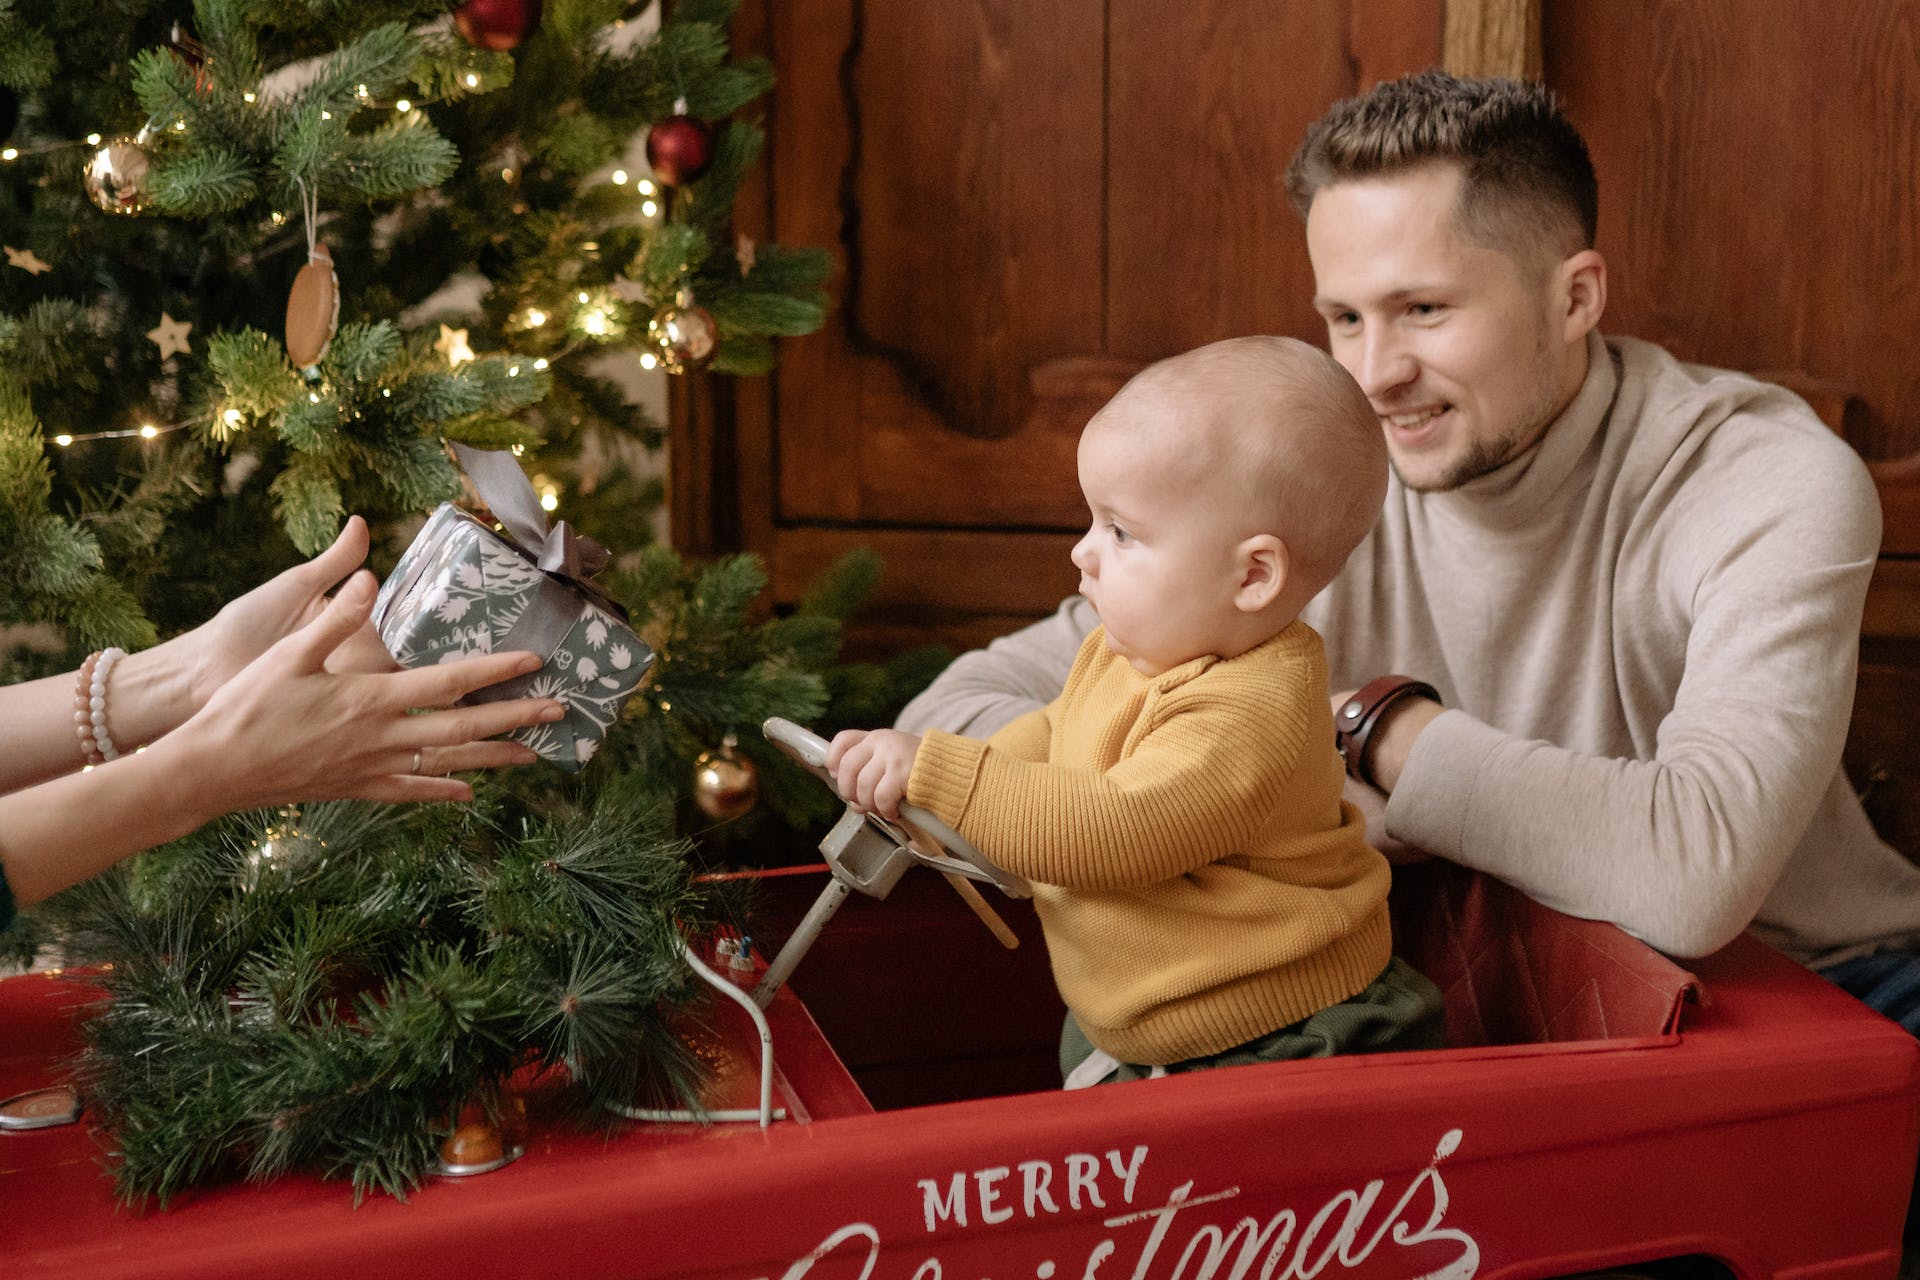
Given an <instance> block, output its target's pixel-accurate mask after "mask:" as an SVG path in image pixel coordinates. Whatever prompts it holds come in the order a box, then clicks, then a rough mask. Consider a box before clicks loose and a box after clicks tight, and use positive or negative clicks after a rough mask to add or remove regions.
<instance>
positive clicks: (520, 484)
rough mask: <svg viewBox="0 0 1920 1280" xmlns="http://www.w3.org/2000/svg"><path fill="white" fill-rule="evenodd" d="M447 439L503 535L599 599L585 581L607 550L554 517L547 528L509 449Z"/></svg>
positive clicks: (604, 559)
mask: <svg viewBox="0 0 1920 1280" xmlns="http://www.w3.org/2000/svg"><path fill="white" fill-rule="evenodd" d="M448 443H450V444H453V456H454V457H455V458H457V459H459V462H460V467H461V469H462V470H464V471H465V472H466V473H467V475H468V477H469V478H470V479H471V480H472V481H473V487H474V489H475V490H476V491H478V492H479V494H480V497H481V499H482V501H484V502H485V503H486V504H487V507H488V508H489V509H490V510H491V511H492V512H493V515H494V518H495V519H497V520H498V521H499V522H500V524H501V525H502V526H503V527H504V528H505V529H506V531H507V536H508V537H509V538H511V539H512V540H513V541H514V543H515V544H516V545H518V546H519V548H520V549H521V550H522V551H524V552H526V553H527V555H528V557H529V558H531V559H532V560H533V562H534V563H535V564H537V565H539V566H540V567H541V568H542V569H545V570H546V571H547V572H548V573H557V574H559V575H560V576H561V577H563V578H566V579H568V580H569V581H571V582H575V583H578V584H579V585H581V586H583V587H587V589H588V590H589V591H590V592H591V593H592V594H593V595H594V596H596V597H601V598H603V599H604V596H603V593H601V592H600V591H598V590H595V589H594V588H593V587H592V586H591V585H590V584H589V583H587V582H586V579H588V578H591V577H592V576H593V575H594V574H596V573H598V572H600V571H601V570H602V569H604V568H606V567H607V561H608V560H609V559H610V558H611V557H610V556H609V555H608V554H607V549H606V548H605V547H603V546H601V545H600V544H599V543H597V542H595V541H594V540H593V539H592V538H589V537H588V536H587V535H585V534H584V533H576V532H574V530H573V529H572V528H571V527H570V526H569V525H568V524H567V522H566V521H565V520H556V521H554V522H553V526H552V527H551V528H549V527H548V526H547V513H546V512H544V511H542V510H541V509H540V499H539V497H538V496H537V495H536V494H535V493H534V491H533V482H532V481H531V480H528V479H527V473H526V472H524V471H522V470H521V469H520V464H519V463H518V462H516V461H515V460H514V457H513V455H512V454H511V453H507V452H505V451H503V450H498V449H475V448H472V447H471V446H468V445H464V444H459V443H457V442H453V441H449V442H448ZM621 616H623V617H624V616H625V610H621Z"/></svg>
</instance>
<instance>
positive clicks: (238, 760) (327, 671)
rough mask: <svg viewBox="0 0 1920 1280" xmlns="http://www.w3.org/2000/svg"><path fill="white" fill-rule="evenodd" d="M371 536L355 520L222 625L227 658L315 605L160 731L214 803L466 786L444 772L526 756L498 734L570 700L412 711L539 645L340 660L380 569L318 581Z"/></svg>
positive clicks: (509, 666)
mask: <svg viewBox="0 0 1920 1280" xmlns="http://www.w3.org/2000/svg"><path fill="white" fill-rule="evenodd" d="M356 541H357V543H358V545H357V546H356V545H355V542H356ZM343 544H344V545H343ZM364 550H365V530H364V527H363V526H358V521H357V519H356V520H354V521H350V522H349V529H348V531H347V532H346V533H343V534H342V535H341V541H340V542H336V543H335V544H334V546H333V547H332V548H331V549H329V550H328V551H327V552H324V553H323V554H322V555H321V556H319V557H316V558H315V559H314V560H312V561H309V562H308V563H307V564H306V565H303V566H300V567H299V568H296V569H290V570H288V571H287V572H286V573H284V574H281V575H280V576H279V577H278V578H275V579H274V580H273V581H272V582H270V583H268V584H267V585H266V586H265V587H262V588H260V590H259V591H256V592H252V593H249V595H247V596H243V597H242V598H241V600H239V601H236V602H235V603H236V604H241V605H245V607H244V608H242V609H241V610H239V611H238V613H237V614H236V616H235V617H234V618H232V619H229V620H228V624H227V626H226V628H225V629H224V631H223V633H222V635H221V637H220V638H221V642H222V643H221V645H220V648H219V652H221V653H223V654H224V655H226V660H228V661H231V659H232V656H233V655H235V654H237V653H240V652H243V651H244V650H245V648H246V647H247V646H248V645H249V644H254V643H258V642H259V641H260V640H262V639H265V638H267V637H268V636H269V635H270V634H271V633H272V631H273V630H274V629H275V627H277V626H281V625H285V624H287V623H288V622H290V621H292V620H294V619H297V618H300V617H301V616H303V615H305V614H308V613H310V612H311V611H312V610H314V609H316V608H318V610H319V612H318V614H317V616H313V617H312V618H311V619H310V620H309V621H306V622H305V623H304V625H296V626H295V628H294V629H293V630H292V631H291V633H290V634H288V635H286V636H285V637H284V638H281V639H279V640H277V641H275V642H273V643H272V644H271V645H270V646H269V647H268V648H266V649H265V650H264V652H262V653H260V654H259V656H257V657H256V658H254V659H253V660H252V661H251V662H249V663H247V664H245V665H244V666H243V667H241V668H240V669H239V670H238V671H237V672H236V673H234V674H233V675H232V676H231V677H230V678H228V679H226V680H225V681H223V682H222V683H221V684H220V686H219V688H218V690H217V691H216V692H214V693H213V695H212V696H211V697H210V698H209V700H208V701H207V704H206V705H205V706H204V707H202V708H201V709H200V711H199V712H198V713H196V714H195V715H194V716H193V717H192V718H191V719H190V720H188V721H187V723H186V724H184V725H182V726H181V727H180V728H179V729H178V730H176V731H175V732H174V734H172V735H171V736H170V737H169V738H168V739H167V740H166V742H164V743H163V744H162V746H163V747H164V748H166V749H168V750H169V752H170V753H171V752H176V751H177V752H180V753H183V754H184V755H186V756H187V757H189V759H190V764H189V767H187V768H185V769H183V770H182V778H183V782H185V781H186V780H191V782H187V783H186V784H187V785H192V786H195V787H197V788H200V789H202V790H203V792H204V795H203V796H202V797H201V798H202V799H203V800H204V802H205V807H206V808H207V809H208V810H209V811H210V812H224V811H226V810H231V809H253V808H266V807H270V806H273V805H280V804H289V803H295V802H299V801H309V800H334V799H348V798H353V799H362V800H381V801H390V802H400V801H414V800H465V799H468V798H470V797H471V796H472V794H473V790H472V788H471V787H470V786H468V784H467V783H465V782H463V781H461V780H459V779H457V778H449V777H446V776H445V775H447V774H450V773H454V772H458V771H462V770H467V769H484V768H492V767H495V766H500V765H509V764H526V763H530V762H531V761H533V760H534V759H535V758H536V757H535V755H534V753H533V752H532V751H531V750H529V749H528V748H526V747H525V746H522V745H521V744H519V743H516V742H506V741H492V740H490V739H493V738H494V737H495V735H498V734H501V733H504V732H506V731H507V730H509V729H514V728H518V727H520V726H523V725H531V724H537V723H540V722H542V721H553V720H558V719H560V718H561V716H563V715H564V714H565V708H564V707H563V706H562V705H561V704H560V703H558V702H556V701H553V700H551V699H545V698H527V699H519V700H516V701H510V702H489V703H483V704H481V705H478V706H473V707H460V708H454V709H450V710H433V711H425V712H422V713H420V714H414V712H415V709H416V708H422V707H440V708H444V707H450V706H451V704H452V703H454V702H455V701H457V700H458V699H460V698H461V697H463V696H465V695H466V694H468V693H471V692H473V691H474V690H475V689H480V688H484V687H485V686H487V685H490V684H495V683H498V682H499V681H501V680H506V679H510V678H512V677H513V676H516V675H522V674H525V673H527V672H531V671H535V670H538V669H539V666H540V659H539V657H538V656H537V655H535V654H531V653H500V654H489V655H485V656H481V657H473V658H464V659H460V660H458V661H454V662H447V663H442V664H440V665H439V666H434V667H423V668H420V669H417V670H412V671H375V672H366V671H355V670H336V669H333V668H334V667H335V664H336V660H337V659H339V658H340V657H341V655H342V651H343V649H347V648H349V647H350V646H351V645H352V644H353V643H354V642H355V638H356V637H357V636H359V635H360V634H361V633H362V632H364V631H365V629H366V627H367V624H368V618H369V616H370V613H371V611H372V608H373V601H374V595H375V586H374V581H373V575H372V574H369V573H366V572H360V573H356V574H354V576H353V577H352V578H350V579H349V580H348V581H347V583H346V584H345V585H344V586H342V587H341V588H340V590H339V592H338V593H337V594H336V595H335V596H334V598H333V600H332V602H331V603H327V604H324V606H322V605H321V595H320V593H321V592H322V591H324V590H325V588H326V586H328V585H330V584H331V579H330V577H329V575H330V574H331V571H332V569H333V568H334V567H336V566H337V565H338V564H340V563H342V562H343V561H344V560H345V559H347V558H349V557H351V558H353V559H356V560H357V558H358V556H359V555H361V554H363V553H364ZM255 597H259V598H258V599H255ZM249 602H250V603H249ZM226 612H227V611H226V610H222V616H223V617H224V616H225V614H226ZM218 622H220V619H219V618H216V619H215V623H218ZM212 625H214V624H209V626H212ZM347 665H350V664H347Z"/></svg>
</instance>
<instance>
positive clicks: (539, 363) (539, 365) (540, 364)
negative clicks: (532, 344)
mask: <svg viewBox="0 0 1920 1280" xmlns="http://www.w3.org/2000/svg"><path fill="white" fill-rule="evenodd" d="M533 367H534V368H536V369H544V368H546V367H547V358H546V357H545V356H541V357H540V358H539V359H538V360H535V361H534V362H533Z"/></svg>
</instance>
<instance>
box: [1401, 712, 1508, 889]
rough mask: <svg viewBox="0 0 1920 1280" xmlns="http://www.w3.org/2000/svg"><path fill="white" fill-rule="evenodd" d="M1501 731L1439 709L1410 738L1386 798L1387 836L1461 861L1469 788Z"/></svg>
mask: <svg viewBox="0 0 1920 1280" xmlns="http://www.w3.org/2000/svg"><path fill="white" fill-rule="evenodd" d="M1505 739H1506V735H1505V734H1503V733H1501V732H1500V731H1499V730H1498V729H1495V728H1494V727H1493V726H1491V725H1488V724H1483V723H1481V722H1480V721H1478V720H1475V719H1474V718H1473V717H1472V716H1470V715H1468V714H1467V713H1466V712H1464V711H1443V712H1441V713H1440V715H1439V716H1437V717H1435V718H1434V719H1433V720H1432V721H1431V722H1430V723H1429V724H1428V725H1427V727H1426V728H1424V729H1422V730H1421V731H1420V736H1419V737H1418V738H1416V739H1414V743H1413V750H1412V751H1411V752H1410V753H1408V755H1407V763H1406V766H1405V767H1404V768H1403V769H1401V771H1400V781H1399V783H1398V785H1396V786H1395V787H1394V789H1393V794H1392V795H1391V796H1389V797H1388V798H1387V834H1388V835H1391V836H1392V837H1393V838H1394V839H1396V840H1402V841H1405V842H1406V843H1407V844H1410V845H1413V846H1414V847H1415V848H1419V849H1425V850H1427V851H1428V852H1429V853H1437V854H1439V855H1441V856H1442V857H1445V858H1452V859H1457V860H1464V859H1465V857H1466V853H1467V849H1466V845H1467V822H1468V819H1469V817H1470V816H1471V815H1472V813H1473V801H1474V789H1475V788H1476V787H1477V786H1478V785H1479V781H1480V778H1481V776H1482V773H1483V771H1484V769H1485V767H1486V763H1487V759H1488V757H1490V756H1491V755H1492V754H1493V753H1494V751H1495V750H1496V749H1497V748H1498V747H1499V746H1500V744H1501V742H1503V741H1504V740H1505Z"/></svg>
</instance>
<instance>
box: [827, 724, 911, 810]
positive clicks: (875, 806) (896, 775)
mask: <svg viewBox="0 0 1920 1280" xmlns="http://www.w3.org/2000/svg"><path fill="white" fill-rule="evenodd" d="M919 751H920V739H919V738H918V737H916V736H915V735H913V734H911V733H902V732H900V731H899V730H898V729H845V730H842V731H841V732H839V733H837V734H835V735H834V736H833V741H832V742H831V743H830V744H828V746H827V771H828V772H829V773H831V774H833V780H834V786H835V788H836V789H838V791H839V792H840V798H841V799H842V800H845V801H846V802H847V803H848V804H850V805H852V806H853V807H854V808H855V809H858V810H859V811H860V812H862V813H878V814H879V815H880V816H881V817H883V818H887V819H890V820H895V821H897V820H898V819H899V817H900V802H901V801H902V800H904V799H906V798H907V779H909V778H910V777H912V776H913V758H914V756H915V755H917V754H918V753H919Z"/></svg>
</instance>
